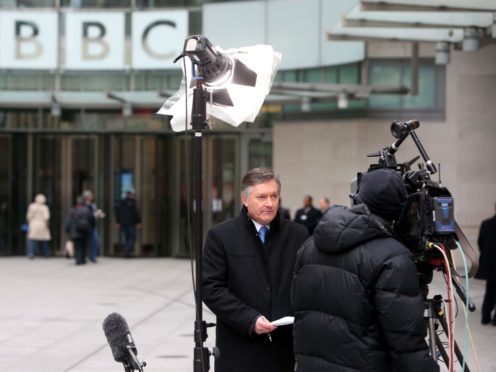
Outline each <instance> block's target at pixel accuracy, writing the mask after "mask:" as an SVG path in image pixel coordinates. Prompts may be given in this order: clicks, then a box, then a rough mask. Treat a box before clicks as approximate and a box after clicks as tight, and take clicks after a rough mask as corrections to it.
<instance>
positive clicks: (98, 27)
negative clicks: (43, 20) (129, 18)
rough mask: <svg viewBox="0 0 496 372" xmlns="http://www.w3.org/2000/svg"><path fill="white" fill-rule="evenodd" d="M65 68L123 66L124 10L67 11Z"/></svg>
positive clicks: (112, 67)
mask: <svg viewBox="0 0 496 372" xmlns="http://www.w3.org/2000/svg"><path fill="white" fill-rule="evenodd" d="M65 24H66V31H65V34H66V37H65V51H66V55H65V66H64V68H65V69H66V70H122V69H123V68H124V67H125V66H124V35H125V34H124V13H122V12H95V13H67V14H66V18H65Z"/></svg>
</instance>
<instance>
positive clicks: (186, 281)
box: [0, 257, 496, 372]
mask: <svg viewBox="0 0 496 372" xmlns="http://www.w3.org/2000/svg"><path fill="white" fill-rule="evenodd" d="M190 270H191V265H190V262H189V260H184V259H171V258H135V259H121V258H100V259H99V260H98V263H97V264H92V263H88V264H86V265H83V266H75V265H74V262H73V261H72V260H68V259H65V258H58V257H57V258H49V259H45V258H36V259H34V260H29V259H27V258H25V257H3V258H0V321H1V328H0V329H1V331H0V371H15V372H40V371H43V372H45V371H46V372H52V371H53V372H62V371H71V372H99V371H101V372H103V371H105V372H112V371H116V372H117V371H123V367H122V365H121V364H120V363H117V362H115V361H114V360H113V357H112V354H111V351H110V348H109V346H108V344H107V340H106V338H105V335H104V333H103V330H102V322H103V319H104V318H105V317H106V316H107V315H108V314H110V313H112V312H118V313H120V314H121V315H122V316H123V317H124V318H126V320H127V322H128V324H129V327H130V329H131V332H132V334H133V337H134V339H135V342H136V345H137V348H138V353H139V354H138V356H139V358H140V360H144V361H146V362H147V367H146V368H145V371H146V372H156V371H164V372H165V371H167V372H189V371H193V362H192V353H193V347H194V342H193V322H194V318H195V307H194V295H193V290H192V276H191V271H190ZM484 285H485V283H484V282H483V281H479V280H470V289H471V296H472V299H473V300H474V302H475V303H476V305H478V309H477V311H476V312H475V313H471V314H470V316H469V324H470V328H471V331H472V337H473V339H474V343H475V345H476V348H477V350H478V355H479V364H480V371H483V372H490V371H496V355H495V354H496V353H495V352H494V350H495V349H494V347H495V346H494V345H495V344H496V327H493V326H491V325H489V326H487V325H486V326H483V325H481V324H480V304H481V303H482V298H483V294H484ZM430 293H431V294H438V293H439V294H442V295H443V296H444V297H446V288H445V285H444V284H443V279H442V277H441V276H440V275H437V274H436V276H435V280H434V281H433V283H432V284H431V285H430ZM460 306H461V303H460V302H459V306H458V310H459V311H458V312H459V315H458V318H457V323H456V329H457V334H456V339H457V342H458V343H459V344H460V347H462V348H463V321H462V320H463V317H462V316H461V315H460V314H461V308H460ZM204 319H205V320H207V321H209V322H210V321H215V317H214V316H213V315H212V313H211V312H210V311H209V310H208V309H206V308H204ZM214 335H215V331H214V330H213V329H209V339H208V340H207V343H206V346H208V347H212V346H213V344H214V342H215V336H214ZM467 361H468V364H469V366H470V369H471V370H472V371H477V370H478V369H477V366H476V363H475V359H474V356H473V353H470V352H469V353H468V356H467ZM213 370H214V369H213V367H212V368H211V371H213ZM442 370H443V371H445V370H447V369H445V368H443V369H442ZM456 370H457V371H459V370H461V368H459V367H457V369H456ZM233 372H235V371H233ZM254 372H257V371H254Z"/></svg>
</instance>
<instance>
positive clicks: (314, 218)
mask: <svg viewBox="0 0 496 372" xmlns="http://www.w3.org/2000/svg"><path fill="white" fill-rule="evenodd" d="M321 218H322V213H320V211H319V210H318V209H317V208H314V206H313V198H312V197H311V196H310V195H305V197H304V198H303V208H301V209H298V210H297V211H296V215H295V222H296V223H299V224H302V225H303V226H305V227H306V228H307V229H308V232H309V233H310V235H312V234H313V230H314V229H315V227H316V226H317V224H318V223H319V221H320V219H321Z"/></svg>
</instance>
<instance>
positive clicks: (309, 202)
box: [303, 196, 312, 207]
mask: <svg viewBox="0 0 496 372" xmlns="http://www.w3.org/2000/svg"><path fill="white" fill-rule="evenodd" d="M303 206H304V207H311V206H312V199H311V198H310V197H308V196H305V197H304V198H303Z"/></svg>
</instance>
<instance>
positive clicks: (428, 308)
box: [424, 295, 470, 372]
mask: <svg viewBox="0 0 496 372" xmlns="http://www.w3.org/2000/svg"><path fill="white" fill-rule="evenodd" d="M442 303H443V298H442V296H441V295H435V296H434V297H433V298H431V299H427V300H426V301H425V303H424V304H425V313H424V319H425V321H426V324H427V330H428V333H429V348H430V350H431V355H432V357H433V358H434V360H436V361H437V355H438V354H437V351H439V353H440V354H441V357H442V358H443V361H444V363H445V364H446V367H448V369H449V365H450V360H449V355H448V353H447V352H446V349H445V347H444V345H443V343H442V341H441V339H440V338H439V334H438V333H437V328H438V325H439V324H440V325H441V328H442V330H443V331H444V333H445V334H448V324H447V322H446V315H445V311H444V309H443V308H442V306H441V305H442ZM454 344H455V355H456V357H457V358H458V362H459V363H460V366H462V367H463V359H464V356H463V354H462V352H461V351H460V348H459V347H458V344H457V342H456V340H455V342H454ZM463 372H470V369H469V367H468V365H467V363H466V362H465V368H464V369H463Z"/></svg>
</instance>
